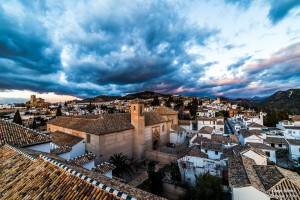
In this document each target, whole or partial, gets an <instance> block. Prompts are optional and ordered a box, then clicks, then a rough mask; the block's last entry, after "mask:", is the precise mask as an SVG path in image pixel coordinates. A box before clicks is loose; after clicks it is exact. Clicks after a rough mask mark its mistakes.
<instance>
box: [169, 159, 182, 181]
mask: <svg viewBox="0 0 300 200" xmlns="http://www.w3.org/2000/svg"><path fill="white" fill-rule="evenodd" d="M171 179H172V180H174V181H181V175H180V171H179V167H178V164H177V163H172V165H171Z"/></svg>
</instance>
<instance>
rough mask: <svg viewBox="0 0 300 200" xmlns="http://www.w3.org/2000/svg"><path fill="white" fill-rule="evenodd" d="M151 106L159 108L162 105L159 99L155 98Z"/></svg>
mask: <svg viewBox="0 0 300 200" xmlns="http://www.w3.org/2000/svg"><path fill="white" fill-rule="evenodd" d="M151 105H152V106H159V105H160V103H159V99H158V97H154V99H153V101H152V102H151Z"/></svg>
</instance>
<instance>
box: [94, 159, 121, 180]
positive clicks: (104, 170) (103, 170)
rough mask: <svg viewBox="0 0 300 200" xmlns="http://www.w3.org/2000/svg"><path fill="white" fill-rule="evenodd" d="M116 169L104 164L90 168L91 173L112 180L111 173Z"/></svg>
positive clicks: (111, 165)
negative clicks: (96, 173) (93, 172)
mask: <svg viewBox="0 0 300 200" xmlns="http://www.w3.org/2000/svg"><path fill="white" fill-rule="evenodd" d="M115 168H116V166H115V165H113V164H111V163H108V162H104V163H101V164H100V165H97V166H96V167H94V168H92V170H93V171H95V172H98V173H100V174H103V175H104V176H107V177H109V178H112V171H113V170H114V169H115Z"/></svg>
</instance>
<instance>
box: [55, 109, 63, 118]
mask: <svg viewBox="0 0 300 200" xmlns="http://www.w3.org/2000/svg"><path fill="white" fill-rule="evenodd" d="M56 116H62V113H61V109H60V107H58V108H57V110H56Z"/></svg>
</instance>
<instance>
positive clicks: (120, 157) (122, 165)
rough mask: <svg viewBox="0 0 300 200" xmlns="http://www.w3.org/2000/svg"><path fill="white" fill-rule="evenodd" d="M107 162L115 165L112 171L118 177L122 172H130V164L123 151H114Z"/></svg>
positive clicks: (121, 175)
mask: <svg viewBox="0 0 300 200" xmlns="http://www.w3.org/2000/svg"><path fill="white" fill-rule="evenodd" d="M109 162H110V163H111V164H114V165H115V166H116V169H114V173H115V174H116V176H117V177H119V178H121V177H123V175H124V173H131V172H132V169H131V167H130V165H129V164H127V162H128V158H127V156H125V155H124V154H123V153H116V154H114V155H112V156H111V157H110V159H109Z"/></svg>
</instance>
